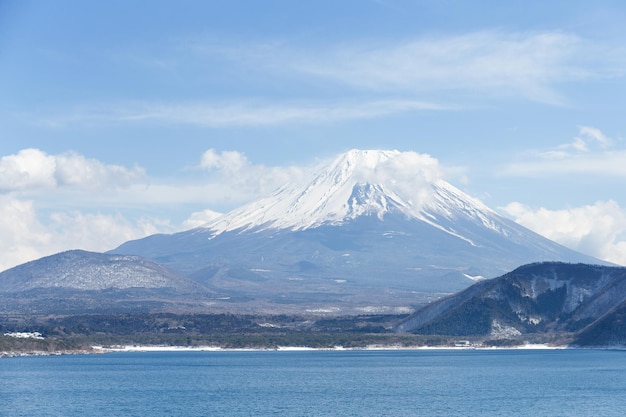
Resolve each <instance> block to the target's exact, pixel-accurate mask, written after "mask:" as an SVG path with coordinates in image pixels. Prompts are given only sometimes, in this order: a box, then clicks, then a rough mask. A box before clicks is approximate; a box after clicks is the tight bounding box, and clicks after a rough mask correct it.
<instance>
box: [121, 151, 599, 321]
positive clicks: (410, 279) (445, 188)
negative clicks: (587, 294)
mask: <svg viewBox="0 0 626 417" xmlns="http://www.w3.org/2000/svg"><path fill="white" fill-rule="evenodd" d="M111 252H112V253H115V254H129V255H140V256H143V257H147V258H150V259H152V260H154V261H156V262H158V263H160V264H163V265H165V266H167V267H169V268H171V269H173V270H175V271H177V272H179V273H181V274H183V275H186V276H187V277H189V278H192V279H193V280H195V281H196V282H198V283H200V284H202V285H204V286H206V287H208V288H209V289H210V290H212V291H217V292H219V293H227V294H230V297H231V298H230V300H229V302H239V303H240V304H238V305H240V306H241V305H249V306H251V307H250V308H255V309H263V308H266V309H267V310H271V311H276V306H282V307H280V308H278V309H279V310H280V309H281V308H283V309H284V310H285V311H289V310H290V309H291V308H293V309H297V310H302V309H303V308H304V309H305V310H309V311H329V312H355V311H357V312H406V311H407V309H411V306H412V305H415V304H419V303H421V302H424V301H426V300H428V299H431V298H432V297H437V296H439V295H441V294H442V293H450V292H454V291H458V290H461V289H464V288H466V287H468V286H469V285H471V284H473V283H474V282H475V281H477V280H480V279H483V278H492V277H496V276H500V275H502V274H504V273H506V272H508V271H510V270H512V269H514V268H517V267H518V266H520V265H522V264H526V263H531V262H539V261H565V262H584V263H594V264H598V263H603V262H601V261H599V260H597V259H595V258H592V257H589V256H586V255H583V254H580V253H577V252H575V251H572V250H570V249H567V248H565V247H563V246H561V245H559V244H557V243H554V242H552V241H550V240H548V239H546V238H544V237H542V236H540V235H538V234H536V233H534V232H532V231H530V230H528V229H526V228H524V227H522V226H520V225H519V224H517V223H515V222H513V221H511V220H509V219H507V218H504V217H502V216H500V215H499V214H497V213H496V212H495V211H493V210H491V209H490V208H488V207H487V206H485V205H484V204H483V203H481V202H480V201H478V200H477V199H475V198H472V197H470V196H468V195H467V194H465V193H464V192H462V191H461V190H459V189H457V188H456V187H454V186H452V185H451V184H449V183H448V182H446V181H444V180H443V178H442V176H441V174H440V171H439V168H438V165H437V161H436V160H435V159H434V158H432V157H430V156H428V155H423V154H418V153H415V152H399V151H379V150H351V151H349V152H347V153H344V154H341V155H339V156H338V157H336V158H335V159H334V160H332V161H331V162H329V163H325V164H321V165H320V166H318V167H317V168H315V169H313V170H312V172H311V173H310V177H308V180H307V181H304V182H301V183H293V184H287V185H285V186H283V187H282V188H280V189H278V190H276V191H275V192H274V193H273V194H271V195H269V196H267V197H265V198H261V199H259V200H257V201H254V202H252V203H250V204H248V205H245V206H243V207H241V208H238V209H235V210H233V211H231V212H229V213H226V214H224V215H221V216H219V217H217V218H215V219H214V220H213V221H211V222H209V223H207V224H205V225H204V226H202V227H199V228H196V229H192V230H188V231H185V232H181V233H176V234H172V235H153V236H149V237H146V238H144V239H140V240H135V241H130V242H127V243H124V244H123V245H121V246H120V247H118V248H117V249H115V250H113V251H111ZM246 303H248V304H246ZM252 306H254V307H252Z"/></svg>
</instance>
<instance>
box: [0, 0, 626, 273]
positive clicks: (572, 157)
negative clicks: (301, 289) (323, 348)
mask: <svg viewBox="0 0 626 417" xmlns="http://www.w3.org/2000/svg"><path fill="white" fill-rule="evenodd" d="M624 21H626V5H624V4H623V2H619V1H595V2H593V3H591V2H587V1H584V2H583V1H551V2H542V1H509V2H501V1H474V2H469V1H455V0H439V1H437V0H433V1H418V0H415V1H403V0H378V1H366V0H361V1H311V2H309V1H299V2H294V1H263V2H258V1H240V2H226V1H223V2H217V1H181V2H159V1H131V2H129V1H108V2H84V1H63V0H58V1H55V2H49V1H28V0H21V1H17V0H3V1H0V126H1V131H0V135H1V139H0V158H1V159H0V234H1V235H2V236H3V238H2V240H1V241H0V270H1V269H5V268H8V267H11V266H14V265H16V264H19V263H21V262H25V261H28V260H32V259H36V258H38V257H41V256H44V255H48V254H51V253H55V252H58V251H61V250H66V249H70V248H83V249H88V250H107V249H111V248H113V247H115V246H117V245H119V244H120V243H122V242H124V241H126V240H128V239H133V238H138V237H142V236H145V235H146V234H150V233H156V232H166V233H169V232H175V231H179V230H183V229H185V228H189V227H192V226H195V225H198V224H200V223H201V222H202V221H203V220H204V219H207V218H210V216H211V211H219V212H224V211H227V210H229V209H232V208H234V207H237V206H239V205H241V204H243V203H245V202H247V201H250V200H252V199H254V198H256V197H258V196H260V195H263V194H265V193H267V192H268V191H271V190H272V189H273V188H274V187H275V186H277V185H279V184H280V183H281V182H282V181H285V180H288V179H289V178H293V176H294V175H295V173H297V172H300V171H301V170H303V169H306V167H309V166H311V165H312V164H314V163H316V162H318V161H320V160H324V159H325V158H328V157H331V156H333V155H335V154H337V153H340V152H344V151H347V150H349V149H352V148H361V149H398V150H401V151H415V152H418V153H424V154H429V155H431V156H432V157H434V158H436V159H437V160H438V162H439V165H440V167H441V169H442V171H443V172H444V173H445V177H446V179H447V180H448V181H449V182H451V183H452V184H454V185H456V186H457V187H459V188H461V189H462V190H464V191H466V192H467V193H469V194H471V195H472V196H474V197H477V198H479V199H481V200H482V201H483V202H485V203H486V204H487V205H489V206H490V207H492V208H493V209H495V210H497V211H499V212H500V213H501V214H504V215H507V216H509V217H511V218H513V219H515V220H517V221H519V222H520V223H522V224H524V225H526V226H528V227H530V228H532V229H534V230H536V231H538V232H539V233H542V234H544V235H546V236H548V237H550V238H552V239H554V240H557V241H559V242H560V243H563V244H565V245H567V246H570V247H572V248H574V249H578V250H581V251H583V252H586V253H590V254H592V255H595V256H598V257H601V258H603V259H608V260H612V261H614V262H618V263H622V264H626V193H625V192H624V191H623V184H624V179H625V178H626V143H625V141H624V138H625V137H626V132H625V130H626V129H625V126H624V116H623V114H624V109H625V108H626V105H625V104H626V26H624V24H623V22H624ZM205 210H210V211H205Z"/></svg>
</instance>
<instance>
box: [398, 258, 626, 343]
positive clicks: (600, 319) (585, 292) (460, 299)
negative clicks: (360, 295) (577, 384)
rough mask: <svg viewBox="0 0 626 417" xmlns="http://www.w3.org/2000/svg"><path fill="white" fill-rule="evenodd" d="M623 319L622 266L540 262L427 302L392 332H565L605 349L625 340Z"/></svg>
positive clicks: (625, 272) (625, 279) (625, 278)
mask: <svg viewBox="0 0 626 417" xmlns="http://www.w3.org/2000/svg"><path fill="white" fill-rule="evenodd" d="M625 315H626V268H622V267H608V266H598V265H586V264H567V263H558V262H545V263H536V264H530V265H526V266H523V267H520V268H518V269H516V270H514V271H512V272H510V273H507V274H505V275H503V276H501V277H498V278H495V279H493V280H489V281H483V282H480V283H477V284H475V285H473V286H471V287H470V288H468V289H466V290H464V291H462V292H460V293H457V294H454V295H452V296H450V297H447V298H444V299H441V300H439V301H436V302H433V303H431V304H429V305H427V306H426V307H424V308H422V309H420V310H419V311H417V312H416V313H414V314H413V315H411V316H410V317H409V318H408V319H406V320H405V321H403V322H402V324H400V325H399V326H398V327H397V330H398V331H407V332H413V333H418V334H440V335H453V336H483V337H491V338H495V339H498V338H500V339H503V338H507V339H511V338H512V339H515V338H523V337H524V335H528V334H544V335H558V334H567V335H570V336H571V337H572V340H573V343H575V344H581V345H594V346H605V345H614V344H616V343H623V342H624V341H626V326H624V324H623V321H622V319H623V318H624V317H625Z"/></svg>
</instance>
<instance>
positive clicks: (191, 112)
mask: <svg viewBox="0 0 626 417" xmlns="http://www.w3.org/2000/svg"><path fill="white" fill-rule="evenodd" d="M449 109H452V107H450V106H446V105H442V104H436V103H430V102H424V101H418V100H406V99H388V100H374V101H364V102H363V101H358V102H357V101H323V102H320V101H303V100H300V101H297V102H291V101H287V102H275V101H274V102H270V101H267V100H245V99H244V100H240V101H234V100H231V101H229V102H193V103H189V102H182V103H181V102H169V103H165V102H161V103H148V102H143V103H111V104H109V105H98V106H94V107H91V106H89V105H85V106H83V108H82V109H80V110H74V111H72V112H70V113H68V114H61V115H54V116H47V117H43V118H40V123H41V124H43V125H47V126H50V127H63V126H66V125H73V124H102V123H152V124H175V125H195V126H203V127H210V128H224V127H241V126H244V127H245V126H249V127H262V126H275V125H285V124H294V123H305V124H308V123H333V122H340V121H346V120H358V119H371V118H378V117H384V116H388V115H392V114H398V113H408V112H418V111H436V110H449Z"/></svg>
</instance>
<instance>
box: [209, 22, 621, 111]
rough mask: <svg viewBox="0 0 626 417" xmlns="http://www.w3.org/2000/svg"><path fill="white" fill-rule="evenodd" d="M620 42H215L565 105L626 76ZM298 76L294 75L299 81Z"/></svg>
mask: <svg viewBox="0 0 626 417" xmlns="http://www.w3.org/2000/svg"><path fill="white" fill-rule="evenodd" d="M620 51H621V50H620V47H612V46H609V45H601V44H598V43H595V42H592V41H590V40H586V39H584V38H581V37H579V36H577V35H574V34H568V33H563V32H549V31H548V32H506V31H497V30H493V31H481V32H471V33H465V34H456V35H439V36H435V35H432V36H420V37H413V38H409V39H404V40H400V41H398V40H382V41H381V40H369V41H367V42H344V43H342V44H335V45H324V47H323V48H319V49H311V48H308V49H303V48H296V47H293V46H290V45H288V44H285V43H276V44H274V45H268V44H263V45H260V46H258V45H250V46H248V47H247V48H246V47H242V46H236V47H235V46H233V47H232V48H230V49H228V48H225V47H221V48H219V49H217V48H216V49H208V50H205V51H204V52H205V53H215V54H222V55H223V56H224V57H225V58H226V59H231V60H233V61H237V62H239V64H240V65H244V66H250V67H253V68H254V70H256V71H260V70H265V71H267V72H275V73H281V74H287V75H289V76H292V77H293V76H296V75H298V74H300V75H305V76H308V77H314V78H317V79H324V80H330V81H333V82H334V83H338V84H342V85H346V86H351V87H353V88H357V89H361V90H367V91H371V92H377V93H385V94H389V93H397V92H399V91H401V92H403V93H407V92H411V93H419V94H423V93H452V94H456V95H457V96H462V95H466V96H467V95H469V96H472V97H485V96H488V97H517V98H524V99H529V100H533V101H538V102H544V103H550V104H563V103H564V102H566V101H567V98H566V97H564V96H563V94H562V93H561V92H560V91H559V86H560V85H561V84H563V83H568V82H576V81H582V80H588V79H598V78H605V77H616V76H623V75H624V68H625V64H626V62H625V60H624V59H623V58H621V57H622V56H623V55H624V54H623V53H620ZM292 81H293V80H292Z"/></svg>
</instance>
